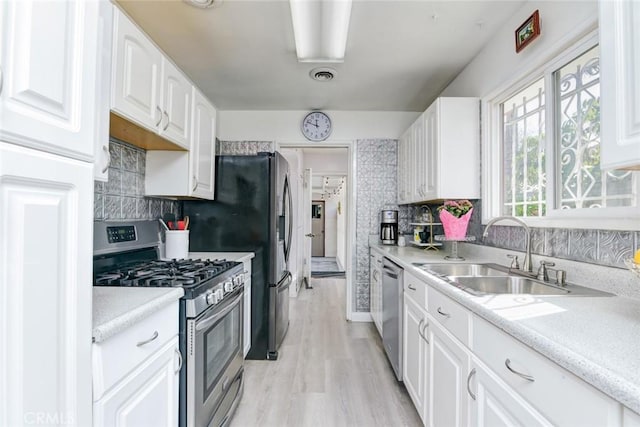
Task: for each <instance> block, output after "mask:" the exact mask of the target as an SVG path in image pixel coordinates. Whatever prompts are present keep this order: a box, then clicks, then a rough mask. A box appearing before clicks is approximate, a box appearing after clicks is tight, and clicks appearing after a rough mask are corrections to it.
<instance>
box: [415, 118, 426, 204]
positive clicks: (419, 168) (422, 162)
mask: <svg viewBox="0 0 640 427" xmlns="http://www.w3.org/2000/svg"><path fill="white" fill-rule="evenodd" d="M414 127H415V129H414V144H415V157H414V159H413V162H414V163H415V184H414V199H415V200H416V201H422V200H425V196H426V192H425V190H426V179H425V171H426V167H425V166H426V164H427V161H428V159H427V150H426V146H425V142H426V139H425V137H426V135H425V121H424V115H420V117H418V120H416V122H415V124H414Z"/></svg>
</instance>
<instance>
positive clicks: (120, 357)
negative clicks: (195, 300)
mask: <svg viewBox="0 0 640 427" xmlns="http://www.w3.org/2000/svg"><path fill="white" fill-rule="evenodd" d="M177 335H178V303H177V302H176V303H173V304H171V305H168V306H167V307H164V308H162V309H161V310H159V311H157V312H155V313H153V314H152V315H150V316H149V317H147V318H145V319H143V320H141V321H140V322H139V323H137V324H135V325H133V326H131V327H130V328H128V329H126V330H124V331H122V332H120V333H118V334H117V335H115V336H113V337H111V338H109V339H107V340H106V341H104V342H101V343H98V344H94V345H93V356H92V357H93V400H94V401H96V400H98V399H100V397H102V395H103V394H104V393H105V391H107V390H109V389H110V388H111V387H112V386H113V385H115V384H116V383H117V382H118V381H120V379H122V378H124V377H125V376H126V375H127V374H128V373H129V372H131V371H133V370H134V369H135V368H136V366H138V365H140V364H141V363H142V362H144V361H145V360H146V359H147V358H149V357H150V356H151V355H152V354H153V353H154V352H156V351H157V350H158V349H159V348H161V347H162V346H163V345H164V344H166V343H167V342H168V341H169V340H171V339H172V338H174V337H175V336H177ZM153 337H155V338H154V339H153V340H151V341H149V342H147V343H146V344H144V342H145V341H148V340H150V339H151V338H153ZM141 343H142V344H141ZM138 344H141V345H138Z"/></svg>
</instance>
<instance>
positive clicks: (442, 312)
mask: <svg viewBox="0 0 640 427" xmlns="http://www.w3.org/2000/svg"><path fill="white" fill-rule="evenodd" d="M437 311H438V314H440V315H442V316H444V317H451V315H450V314H449V313H445V312H444V311H442V307H438V310H437Z"/></svg>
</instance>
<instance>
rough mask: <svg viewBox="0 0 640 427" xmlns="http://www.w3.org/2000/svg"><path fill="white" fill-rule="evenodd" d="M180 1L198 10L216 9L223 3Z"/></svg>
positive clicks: (219, 0)
mask: <svg viewBox="0 0 640 427" xmlns="http://www.w3.org/2000/svg"><path fill="white" fill-rule="evenodd" d="M182 1H184V2H185V3H187V4H190V5H191V6H195V7H197V8H200V9H209V8H212V7H218V6H220V5H221V4H222V2H223V0H182Z"/></svg>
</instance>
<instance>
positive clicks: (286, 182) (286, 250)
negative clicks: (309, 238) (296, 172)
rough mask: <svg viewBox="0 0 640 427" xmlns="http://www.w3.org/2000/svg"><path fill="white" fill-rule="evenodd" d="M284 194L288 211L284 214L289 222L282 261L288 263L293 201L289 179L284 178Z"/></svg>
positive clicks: (291, 234) (291, 233)
mask: <svg viewBox="0 0 640 427" xmlns="http://www.w3.org/2000/svg"><path fill="white" fill-rule="evenodd" d="M284 192H285V193H287V200H288V202H289V203H288V205H289V206H288V209H287V212H285V215H287V219H288V220H289V227H288V230H287V240H286V243H285V247H284V260H285V262H289V254H290V252H291V238H292V236H293V200H292V198H291V187H290V186H289V177H288V176H285V178H284Z"/></svg>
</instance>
